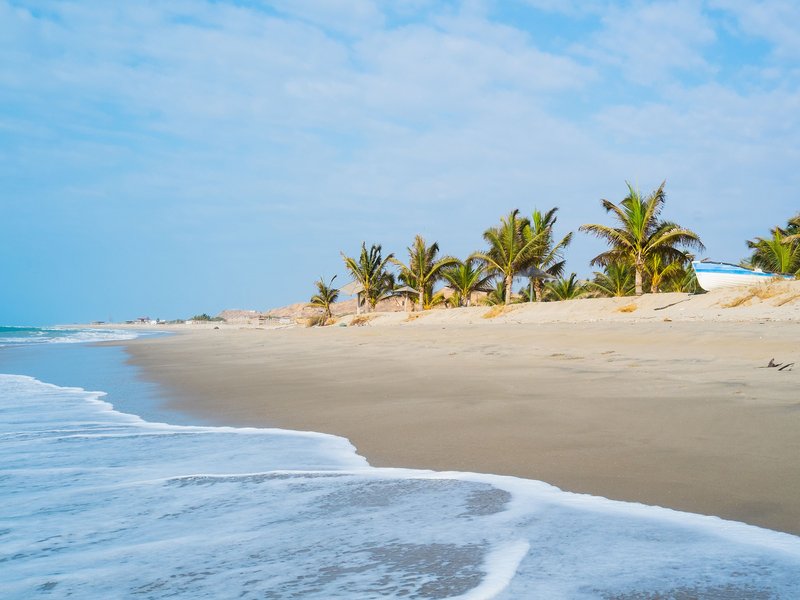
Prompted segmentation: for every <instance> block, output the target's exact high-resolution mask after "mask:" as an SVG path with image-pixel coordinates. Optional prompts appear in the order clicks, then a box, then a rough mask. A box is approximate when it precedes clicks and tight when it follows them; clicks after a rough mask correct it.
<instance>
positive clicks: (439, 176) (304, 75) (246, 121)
mask: <svg viewBox="0 0 800 600" xmlns="http://www.w3.org/2000/svg"><path fill="white" fill-rule="evenodd" d="M532 1H533V0H532ZM536 2H537V3H538V4H539V5H540V6H542V7H544V6H545V5H543V4H541V0H536ZM15 6H16V5H12V4H10V3H9V2H7V1H3V0H0V44H2V46H0V49H2V50H3V52H4V58H5V60H4V61H3V62H2V63H1V64H0V82H2V85H1V86H0V100H2V101H3V102H4V106H5V107H8V109H7V110H5V111H4V114H3V117H2V121H0V128H2V130H3V132H4V138H5V140H6V141H5V142H4V141H3V140H0V152H2V153H4V154H5V156H4V159H5V160H4V161H3V162H4V163H5V166H4V172H8V173H14V177H17V178H18V179H19V181H22V182H23V183H20V184H19V186H18V187H19V188H20V189H22V190H23V191H24V192H25V196H26V197H35V198H37V199H39V200H37V201H40V202H45V200H41V199H40V198H47V201H48V202H52V203H68V202H69V203H73V204H74V205H75V213H76V214H82V215H83V214H93V213H94V212H97V211H101V210H106V211H109V218H112V219H113V216H112V215H111V214H110V213H111V210H110V207H114V206H120V207H123V208H124V207H126V206H136V207H140V206H141V207H145V208H146V209H147V210H148V211H153V212H157V213H158V215H159V219H160V221H159V222H161V223H167V224H169V225H170V226H180V225H181V224H182V223H183V224H185V227H186V230H187V232H191V234H190V233H186V236H187V237H190V238H191V239H192V240H194V241H195V242H197V241H198V240H201V239H202V238H203V237H204V236H206V235H208V236H214V239H217V238H218V237H224V239H225V242H226V244H229V245H230V246H231V248H230V253H235V254H236V255H237V256H238V255H239V254H242V253H246V251H247V250H248V249H249V248H250V247H249V246H248V248H246V249H245V248H244V246H242V247H237V246H236V243H237V242H236V238H237V236H235V235H230V232H231V231H239V230H240V229H241V230H243V231H246V233H243V234H242V236H241V238H242V239H241V244H245V243H247V244H251V245H253V244H255V245H258V244H262V243H263V247H264V248H266V249H267V250H264V252H267V251H273V250H272V249H271V248H272V247H271V246H270V244H273V243H274V242H273V241H271V240H275V239H280V240H282V241H283V243H285V244H291V243H293V242H292V240H293V239H297V240H305V239H307V238H308V231H313V232H314V235H313V237H314V240H313V244H314V247H315V248H319V249H320V250H319V252H320V254H322V253H323V250H322V248H327V249H326V250H325V252H328V253H330V254H331V255H332V256H333V259H332V260H333V263H336V262H337V261H338V250H339V249H348V248H350V247H353V248H355V247H357V245H358V243H360V241H361V240H362V239H365V238H366V239H368V241H369V239H373V240H374V241H383V242H384V243H385V247H386V248H387V249H389V250H396V249H402V248H403V247H405V245H407V244H408V242H409V240H410V239H411V237H412V236H413V235H414V234H415V233H417V232H420V233H423V234H425V235H426V236H428V237H430V238H431V239H438V240H439V241H440V242H441V245H442V248H443V250H444V251H445V252H448V253H450V252H452V253H456V254H460V255H464V254H466V253H468V252H470V251H472V250H475V249H476V247H477V246H479V245H480V244H481V239H480V235H481V232H482V231H483V230H484V229H485V228H486V227H487V226H488V225H491V224H492V223H494V222H495V221H496V220H497V219H498V218H499V216H500V215H501V214H503V213H505V212H507V211H508V210H510V209H511V208H514V207H519V208H520V209H522V210H523V211H525V212H530V210H531V209H532V208H533V207H534V206H538V207H539V208H543V209H546V208H550V207H551V206H560V207H561V211H560V213H559V215H560V221H559V224H560V225H563V231H564V232H566V231H567V230H569V229H572V230H574V229H575V228H576V227H577V226H578V225H580V224H581V223H582V222H589V221H602V220H603V219H605V218H606V217H605V215H604V213H603V211H602V209H601V207H600V203H599V199H600V198H601V197H608V198H609V199H612V200H619V199H620V198H621V197H622V194H623V193H624V181H625V179H630V180H632V181H633V182H638V183H639V184H640V185H641V187H642V188H643V189H652V188H653V187H655V186H657V185H658V184H659V183H660V181H661V180H662V179H664V178H667V180H668V187H667V190H668V193H669V194H670V200H669V205H668V210H667V215H666V216H668V217H669V218H674V219H675V220H677V221H678V222H681V223H683V224H686V225H689V226H692V227H693V228H696V229H697V230H698V231H700V233H701V234H703V236H704V238H706V242H707V245H708V246H709V251H710V252H711V253H713V254H715V255H716V256H718V257H719V258H727V259H733V260H735V259H736V258H738V255H736V254H733V253H734V252H738V251H739V248H740V247H742V243H743V240H744V239H746V238H747V237H752V236H753V235H758V234H760V233H763V232H766V230H767V228H768V227H769V226H771V225H774V224H775V222H777V221H779V220H780V218H784V219H785V218H786V217H787V216H789V214H790V213H792V212H793V211H796V197H794V196H792V195H791V194H792V193H794V190H795V189H797V188H798V186H800V180H799V178H800V175H798V174H797V169H796V164H798V160H800V156H798V152H800V151H798V150H797V144H796V140H797V139H799V138H800V122H798V117H797V115H800V110H798V109H800V98H799V97H798V94H797V93H796V92H795V91H794V90H793V87H792V86H791V85H787V83H786V77H785V74H786V73H787V71H786V70H785V69H780V72H779V73H778V75H783V76H782V77H781V76H778V77H776V78H775V79H773V80H770V79H763V80H762V81H763V83H762V85H761V88H760V91H758V92H753V91H747V90H739V89H733V88H732V87H730V86H727V87H726V86H724V85H722V84H721V83H718V82H717V83H714V82H713V81H712V80H713V77H712V76H711V74H713V73H714V70H715V68H716V65H715V64H714V63H713V62H712V61H711V59H710V58H706V57H705V56H704V51H705V50H706V48H707V47H708V46H709V45H711V44H713V42H714V39H715V37H714V36H715V33H714V25H715V23H712V22H711V21H710V18H711V17H710V16H709V14H706V13H704V12H703V11H702V10H701V9H700V7H699V5H698V4H696V3H691V2H670V3H658V4H652V5H645V4H642V3H635V4H633V5H630V6H629V5H627V4H626V5H616V7H615V8H613V9H609V10H608V12H606V13H604V17H603V20H602V23H601V29H600V30H599V31H598V32H597V33H596V35H595V36H594V37H592V36H590V37H588V38H583V39H581V40H580V43H581V46H580V55H579V57H578V58H576V57H575V55H569V54H559V53H557V52H553V51H550V52H548V51H545V50H544V49H542V48H541V47H539V46H537V44H536V40H535V39H533V37H532V36H531V35H530V34H529V33H528V32H526V31H524V30H522V29H520V28H518V27H515V26H512V25H508V24H505V25H504V24H499V23H496V22H492V21H491V20H490V18H489V17H487V16H486V15H487V13H486V12H485V11H484V10H483V9H484V8H485V5H484V4H482V3H480V2H478V3H475V4H473V5H470V6H467V7H466V8H465V9H464V10H461V9H454V8H452V6H442V5H434V4H433V3H431V2H428V1H426V0H419V1H416V0H409V2H407V3H406V4H405V7H404V8H403V10H405V11H407V12H406V13H405V14H406V15H407V16H406V20H403V19H401V20H400V21H399V22H400V23H404V24H402V25H399V24H397V23H392V24H387V20H386V19H384V18H383V17H381V15H380V14H379V12H380V11H381V10H382V11H385V12H387V14H388V13H390V12H392V11H393V13H394V14H396V13H398V12H399V11H400V9H398V8H396V7H393V8H392V9H390V8H389V7H387V5H386V2H384V3H382V4H380V5H378V6H379V8H376V6H375V5H372V4H368V3H364V4H352V5H351V6H349V7H344V8H343V9H342V10H344V11H347V10H350V11H351V12H349V13H348V12H344V13H342V14H341V15H339V16H341V17H342V18H343V19H344V20H345V21H348V22H350V23H351V24H352V26H349V25H346V24H340V23H337V22H336V21H337V19H338V18H339V16H337V15H336V14H331V13H329V12H327V11H322V12H317V11H315V10H311V7H312V5H311V4H306V3H304V4H294V3H292V4H291V5H289V3H288V2H287V3H285V4H281V5H280V6H281V11H282V12H281V13H280V14H279V15H278V16H276V15H275V14H274V13H272V12H269V11H266V12H265V11H260V10H256V9H252V8H245V7H243V6H241V5H240V6H234V5H231V4H225V3H221V2H205V1H202V0H178V1H176V2H170V3H168V4H165V3H160V2H155V1H151V2H140V3H135V4H132V3H109V2H102V1H95V2H89V1H86V2H62V3H58V4H56V5H52V4H51V3H45V2H41V3H38V4H35V6H36V7H37V9H38V10H37V11H35V12H36V14H37V15H38V16H34V15H32V14H30V13H29V12H28V11H27V10H25V9H21V8H15ZM26 6H34V4H33V3H26ZM314 6H316V5H314ZM330 6H333V4H331V5H330ZM292 7H294V8H292ZM379 9H380V10H379ZM288 11H293V12H292V13H291V15H289V12H288ZM375 11H378V12H377V13H376V12H375ZM414 11H419V13H421V14H422V15H423V16H422V17H420V18H412V16H411V15H414V14H415V12H414ZM333 12H335V11H333ZM53 13H55V15H54V16H53V17H52V18H50V17H47V16H46V15H47V14H50V15H53ZM42 15H45V16H42ZM345 17H346V18H345ZM388 21H391V19H389V20H388ZM716 25H718V24H716ZM709 55H710V54H709ZM758 66H759V65H755V66H754V68H755V67H758ZM686 70H689V71H692V73H693V74H694V75H695V78H696V80H700V81H701V82H702V83H701V84H700V85H694V84H692V83H687V82H686V81H682V78H681V77H680V76H679V75H680V74H682V73H683V72H685V71H686ZM620 74H623V75H624V77H627V78H628V79H624V78H623V77H621V76H620ZM631 80H632V81H636V82H639V83H645V84H647V85H650V86H651V87H650V88H649V89H648V99H647V101H644V100H642V98H640V97H637V96H636V95H635V93H636V92H635V91H634V89H638V88H637V87H636V86H630V85H629V82H630V81H631ZM620 81H622V83H620ZM620 85H621V86H622V87H623V88H625V89H624V90H623V91H627V89H628V88H631V92H630V94H628V95H627V96H625V98H624V101H622V102H620V101H619V100H617V99H616V98H617V97H618V96H616V95H614V94H611V95H607V94H605V91H606V88H607V87H609V86H620ZM595 98H597V100H595ZM9 140H12V141H10V142H9ZM4 144H5V145H4ZM37 168H38V169H40V170H41V169H43V168H44V169H47V171H46V172H47V177H39V173H38V172H37ZM30 182H34V183H30ZM37 186H39V187H37ZM754 202H757V203H758V204H757V205H758V207H759V208H758V210H757V211H754V209H753V206H754ZM101 205H102V206H103V208H100V206H101ZM754 212H755V213H756V214H755V215H754V214H753V213H754ZM721 215H727V216H726V217H723V216H721ZM165 228H166V227H165ZM298 228H302V229H304V232H305V235H298V234H297V232H296V229H298ZM301 233H302V232H301ZM254 240H255V242H254ZM223 246H224V245H223ZM287 247H288V246H287ZM599 250H600V248H599V247H598V246H597V245H596V244H595V242H593V241H590V240H588V239H586V238H585V237H584V236H578V239H577V240H576V242H575V243H574V245H573V248H572V249H571V251H570V253H569V260H570V267H569V268H570V269H574V270H579V271H581V270H582V271H584V272H586V271H587V270H588V267H587V264H586V263H587V261H588V259H589V258H591V256H593V255H594V254H596V253H597V252H599ZM220 251H224V252H228V250H226V249H225V248H223V249H222V250H220ZM289 251H291V250H289ZM741 253H742V254H743V253H744V250H743V249H742V252H741ZM732 254H733V255H732ZM326 256H327V255H326ZM303 260H305V261H306V262H302V263H301V262H298V263H297V264H295V265H293V269H294V270H295V271H298V272H307V273H308V278H309V280H310V279H312V278H313V277H314V276H316V275H317V274H318V269H317V266H316V265H317V264H319V262H317V261H322V260H327V258H322V257H321V256H319V257H316V258H315V257H313V256H309V257H307V258H304V259H303ZM229 262H230V263H233V262H234V261H232V260H231V261H229ZM233 268H235V267H233ZM274 269H276V276H278V277H283V275H286V274H283V275H282V274H280V273H278V272H277V271H279V266H275V267H274ZM330 274H332V273H330ZM250 275H251V274H247V273H244V274H243V275H242V276H243V277H249V276H250ZM292 276H293V277H296V275H292ZM265 285H266V284H265ZM265 293H266V292H265Z"/></svg>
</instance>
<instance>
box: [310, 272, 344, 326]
mask: <svg viewBox="0 0 800 600" xmlns="http://www.w3.org/2000/svg"><path fill="white" fill-rule="evenodd" d="M334 279H336V275H334V276H333V277H331V280H330V281H329V282H328V283H325V280H324V279H323V278H322V277H320V278H319V280H318V281H315V282H314V285H316V286H317V293H316V294H314V295H313V296H311V302H310V304H311V305H312V306H317V307H319V308H321V309H322V310H323V315H324V317H325V318H324V320H323V323H324V322H325V321H327V320H328V319H330V318H331V317H332V316H333V315H332V313H331V304H333V303H334V302H336V300H338V298H339V290H338V289H337V288H335V287H333V280H334Z"/></svg>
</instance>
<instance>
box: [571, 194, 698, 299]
mask: <svg viewBox="0 0 800 600" xmlns="http://www.w3.org/2000/svg"><path fill="white" fill-rule="evenodd" d="M665 184H666V181H664V182H663V183H662V184H661V185H660V186H659V187H658V189H657V190H655V191H654V192H653V193H652V194H650V195H649V196H647V197H646V198H643V197H642V196H641V194H640V192H639V191H638V190H635V189H634V188H633V187H632V186H631V185H630V184H629V183H627V186H628V195H627V196H626V197H625V198H624V199H623V200H622V202H620V203H619V205H617V204H614V203H613V202H609V201H608V200H602V203H603V208H605V209H606V212H609V213H611V214H612V216H613V217H614V219H615V220H616V221H617V224H618V225H619V226H618V227H609V226H608V225H600V224H594V223H593V224H587V225H581V227H580V230H581V231H585V232H586V233H590V234H592V235H595V236H597V237H599V238H601V239H604V240H606V241H607V242H608V243H609V245H610V246H611V249H610V250H608V251H606V252H603V253H601V254H598V255H597V256H595V257H594V258H593V259H592V262H591V264H593V265H606V264H609V263H611V262H614V261H620V260H623V261H627V262H629V263H630V264H631V265H632V266H633V270H634V287H635V290H636V295H637V296H641V295H642V293H643V289H642V283H643V281H644V275H645V272H646V264H647V261H648V260H649V259H650V258H651V257H652V256H653V255H654V254H660V255H662V256H663V257H664V258H665V259H667V260H673V259H679V258H680V257H681V256H682V255H683V252H682V251H681V250H680V249H679V248H678V246H688V247H692V248H698V249H702V248H703V247H704V246H703V244H702V242H701V241H700V238H699V237H698V235H697V234H696V233H694V232H693V231H691V230H689V229H686V228H685V227H681V226H680V225H677V224H675V223H672V222H670V221H661V220H660V219H659V216H660V215H661V210H662V209H663V208H664V203H665V201H666V195H665V194H664V185H665Z"/></svg>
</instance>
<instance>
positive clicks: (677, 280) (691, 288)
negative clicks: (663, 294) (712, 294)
mask: <svg viewBox="0 0 800 600" xmlns="http://www.w3.org/2000/svg"><path fill="white" fill-rule="evenodd" d="M665 289H666V290H667V291H668V292H685V293H688V294H697V293H698V292H700V290H701V288H700V285H699V284H698V283H697V273H695V272H694V269H693V268H692V267H691V266H689V265H685V266H684V267H682V269H681V270H680V272H678V273H676V274H675V275H674V276H672V277H670V279H669V280H668V281H667V282H666V285H665Z"/></svg>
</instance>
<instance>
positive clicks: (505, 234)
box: [470, 209, 542, 304]
mask: <svg viewBox="0 0 800 600" xmlns="http://www.w3.org/2000/svg"><path fill="white" fill-rule="evenodd" d="M483 239H484V240H486V242H487V243H488V244H489V249H488V250H487V251H486V252H475V253H474V254H473V255H472V256H471V257H470V258H477V259H478V260H481V261H483V262H484V263H485V264H486V266H487V268H488V269H489V272H491V273H493V274H496V275H500V276H501V277H502V278H503V282H504V290H505V299H504V303H505V304H510V303H511V287H512V286H513V284H514V277H515V276H516V275H517V274H518V273H520V272H521V271H522V270H523V269H525V268H526V267H528V266H530V264H531V261H532V260H533V258H534V256H535V255H536V251H537V249H538V248H537V247H538V245H539V244H541V240H542V235H541V234H540V235H533V234H532V232H531V231H530V221H528V219H526V218H524V217H520V216H519V210H517V209H515V210H512V211H511V212H510V213H509V215H508V216H507V217H503V218H502V219H501V222H500V226H499V227H490V228H489V229H487V230H486V231H485V232H484V233H483Z"/></svg>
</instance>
